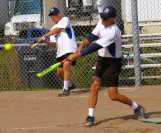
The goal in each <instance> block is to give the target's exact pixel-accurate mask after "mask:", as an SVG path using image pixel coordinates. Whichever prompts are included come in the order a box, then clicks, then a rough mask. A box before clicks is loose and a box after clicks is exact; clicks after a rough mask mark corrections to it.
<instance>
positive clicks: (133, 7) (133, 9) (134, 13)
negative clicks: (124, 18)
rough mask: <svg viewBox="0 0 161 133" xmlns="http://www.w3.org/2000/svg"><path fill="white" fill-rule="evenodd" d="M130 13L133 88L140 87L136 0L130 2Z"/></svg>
mask: <svg viewBox="0 0 161 133" xmlns="http://www.w3.org/2000/svg"><path fill="white" fill-rule="evenodd" d="M131 12H132V31H133V47H134V69H135V86H140V85H141V67H140V46H139V42H140V39H139V22H138V6H137V0H131Z"/></svg>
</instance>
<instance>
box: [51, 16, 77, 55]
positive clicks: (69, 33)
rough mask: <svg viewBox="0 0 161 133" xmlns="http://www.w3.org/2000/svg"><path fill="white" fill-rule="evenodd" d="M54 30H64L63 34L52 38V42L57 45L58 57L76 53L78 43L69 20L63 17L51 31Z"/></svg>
mask: <svg viewBox="0 0 161 133" xmlns="http://www.w3.org/2000/svg"><path fill="white" fill-rule="evenodd" d="M54 28H61V29H63V30H62V31H61V33H59V34H57V35H53V36H51V37H50V41H51V42H56V43H57V56H56V57H57V58H59V57H61V56H63V55H65V54H68V53H74V52H75V51H76V49H77V43H76V40H75V35H74V31H73V28H72V26H71V23H70V20H69V18H68V17H63V18H62V19H61V20H60V21H59V22H58V23H57V24H55V25H54V26H53V27H52V28H51V30H52V29H54Z"/></svg>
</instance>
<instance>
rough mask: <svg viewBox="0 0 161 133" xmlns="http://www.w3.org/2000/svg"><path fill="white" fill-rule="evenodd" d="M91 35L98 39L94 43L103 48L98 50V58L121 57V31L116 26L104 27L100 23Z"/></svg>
mask: <svg viewBox="0 0 161 133" xmlns="http://www.w3.org/2000/svg"><path fill="white" fill-rule="evenodd" d="M92 34H94V35H96V36H98V37H99V39H98V40H97V41H96V43H97V44H99V45H101V46H102V47H103V48H102V49H100V50H98V55H99V56H101V57H112V58H120V57H122V52H121V45H122V39H121V31H120V29H119V28H118V26H117V25H116V24H113V25H111V26H108V27H105V26H104V25H103V24H102V22H101V21H100V22H99V23H98V24H97V26H96V27H95V29H94V30H93V32H92Z"/></svg>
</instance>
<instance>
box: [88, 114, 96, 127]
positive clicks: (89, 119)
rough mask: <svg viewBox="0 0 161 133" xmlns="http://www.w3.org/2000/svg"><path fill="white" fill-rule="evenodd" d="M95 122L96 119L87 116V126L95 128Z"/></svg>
mask: <svg viewBox="0 0 161 133" xmlns="http://www.w3.org/2000/svg"><path fill="white" fill-rule="evenodd" d="M94 120H95V118H94V117H91V116H87V119H86V126H89V127H91V126H93V125H94Z"/></svg>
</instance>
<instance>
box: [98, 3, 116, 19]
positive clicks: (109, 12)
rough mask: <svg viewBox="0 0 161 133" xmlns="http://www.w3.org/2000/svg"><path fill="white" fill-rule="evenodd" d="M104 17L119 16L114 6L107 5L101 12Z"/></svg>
mask: <svg viewBox="0 0 161 133" xmlns="http://www.w3.org/2000/svg"><path fill="white" fill-rule="evenodd" d="M100 16H101V18H102V19H109V18H115V17H116V16H117V11H116V9H115V8H114V7H113V6H107V7H105V8H104V9H103V12H102V13H100Z"/></svg>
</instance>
